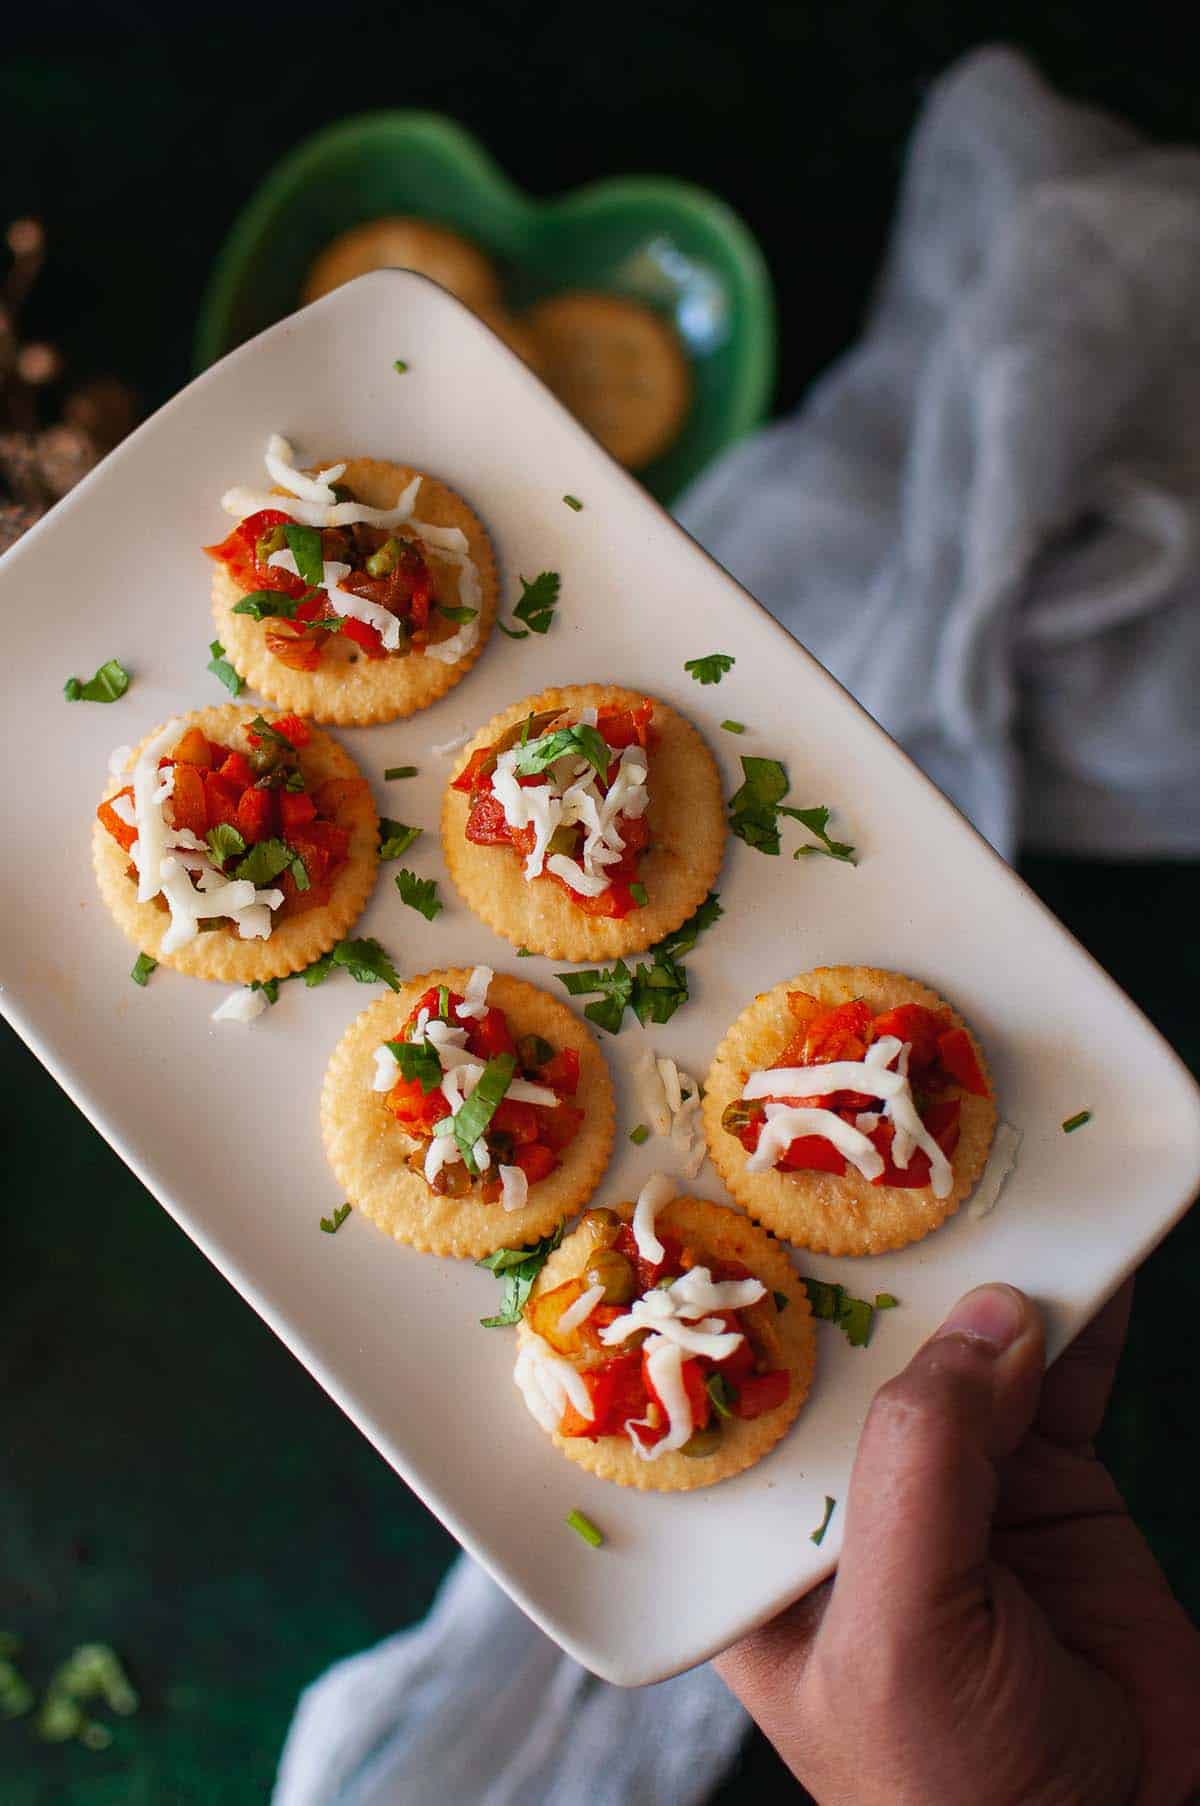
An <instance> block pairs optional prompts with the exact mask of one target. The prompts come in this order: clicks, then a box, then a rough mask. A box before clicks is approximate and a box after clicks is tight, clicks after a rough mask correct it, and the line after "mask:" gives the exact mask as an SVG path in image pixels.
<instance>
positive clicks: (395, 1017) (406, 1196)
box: [321, 967, 615, 1259]
mask: <svg viewBox="0 0 1200 1806" xmlns="http://www.w3.org/2000/svg"><path fill="white" fill-rule="evenodd" d="M469 976H470V968H469V967H453V968H451V969H449V970H447V971H439V972H427V973H424V974H422V975H421V976H419V977H416V978H412V979H409V980H407V981H406V983H405V985H404V987H403V989H402V990H400V991H398V992H396V993H394V994H389V995H388V996H386V997H380V998H379V999H378V1000H377V1001H376V1002H375V1003H372V1004H371V1005H370V1006H369V1007H368V1008H367V1009H365V1010H364V1011H363V1012H362V1014H361V1015H360V1016H359V1017H358V1018H357V1019H356V1020H355V1021H354V1022H352V1023H351V1025H350V1027H349V1028H348V1029H347V1031H346V1033H345V1035H344V1036H343V1037H342V1039H341V1041H340V1042H339V1043H338V1045H337V1047H336V1048H335V1049H334V1053H333V1057H332V1059H331V1060H330V1062H329V1068H328V1071H327V1073H326V1075H325V1084H324V1088H323V1090H322V1094H321V1126H322V1131H323V1134H324V1138H325V1151H326V1153H327V1154H328V1156H329V1162H330V1165H331V1166H332V1167H333V1170H334V1173H335V1174H336V1176H337V1181H338V1184H339V1185H340V1186H341V1187H342V1190H343V1191H344V1192H345V1194H346V1197H347V1198H348V1199H349V1200H350V1201H351V1202H352V1203H353V1204H354V1205H355V1206H356V1208H357V1209H358V1210H360V1211H361V1212H362V1214H363V1215H364V1216H367V1217H369V1218H370V1219H371V1221H372V1222H373V1223H375V1224H376V1225H377V1227H378V1228H380V1229H382V1230H383V1231H384V1232H385V1234H387V1235H390V1236H392V1237H393V1239H394V1240H396V1241H398V1242H407V1243H409V1244H410V1246H412V1247H414V1248H420V1249H422V1250H423V1251H424V1252H426V1253H428V1254H451V1255H458V1256H460V1257H462V1258H467V1257H473V1258H475V1259H478V1258H479V1257H480V1256H482V1255H484V1254H491V1253H492V1252H493V1251H494V1250H495V1249H497V1248H505V1247H522V1246H524V1244H525V1243H527V1242H533V1241H536V1240H538V1238H539V1237H541V1236H543V1235H547V1234H549V1232H550V1231H551V1230H552V1229H554V1228H555V1227H556V1226H557V1224H559V1223H560V1222H561V1221H562V1220H563V1218H564V1217H567V1216H570V1215H572V1214H573V1213H574V1212H575V1211H576V1210H579V1209H581V1208H582V1206H583V1205H584V1204H585V1203H586V1202H587V1200H588V1198H589V1197H590V1196H591V1194H592V1192H593V1191H594V1190H595V1188H596V1186H597V1185H598V1184H599V1182H600V1177H601V1174H602V1173H603V1171H604V1168H605V1166H606V1164H607V1162H608V1156H609V1153H610V1151H611V1149H612V1142H613V1128H614V1120H615V1110H614V1105H613V1090H612V1081H611V1080H610V1078H609V1076H608V1068H607V1066H606V1065H605V1063H604V1059H603V1056H602V1055H601V1053H600V1050H599V1048H598V1047H597V1045H596V1042H595V1040H594V1039H593V1037H592V1034H591V1032H590V1030H589V1029H588V1028H587V1027H586V1026H585V1025H584V1024H583V1023H582V1022H580V1020H579V1018H578V1017H577V1016H575V1015H574V1014H573V1013H572V1012H571V1011H570V1010H569V1009H567V1007H566V1006H565V1005H564V1004H561V1003H559V1002H557V1000H556V999H555V998H553V997H548V996H547V995H546V994H545V992H544V991H539V990H537V989H536V988H535V987H534V986H533V985H530V984H526V983H525V981H524V980H523V979H519V978H509V977H507V976H506V975H505V974H504V973H502V972H498V973H496V975H495V976H494V977H493V979H492V981H491V985H490V986H489V989H488V1002H489V1004H493V1005H494V1006H495V1007H496V1008H498V1009H501V1010H503V1011H504V1014H505V1016H506V1017H507V1018H508V1022H509V1026H510V1028H511V1029H512V1032H513V1034H514V1036H516V1037H518V1038H519V1037H520V1036H522V1035H541V1036H542V1037H543V1038H544V1039H545V1040H547V1041H549V1042H550V1044H551V1046H553V1047H555V1048H573V1049H574V1050H575V1051H576V1053H578V1055H579V1087H578V1090H577V1092H576V1094H575V1096H574V1098H573V1099H572V1100H571V1101H572V1102H573V1103H574V1104H576V1105H577V1106H578V1107H579V1108H580V1109H582V1111H583V1113H584V1116H583V1122H582V1124H581V1125H580V1127H579V1130H578V1132H577V1133H576V1135H575V1136H574V1137H573V1139H572V1140H571V1141H570V1142H569V1143H568V1145H567V1146H566V1148H565V1149H563V1150H562V1164H561V1165H560V1166H558V1167H557V1168H556V1169H555V1170H554V1171H553V1172H552V1173H550V1174H548V1175H547V1177H546V1178H544V1179H539V1180H538V1181H537V1183H536V1184H533V1185H531V1186H530V1188H529V1201H528V1203H527V1204H526V1205H525V1206H524V1208H522V1209H520V1210H512V1211H506V1210H505V1209H503V1207H502V1206H501V1205H500V1204H499V1203H495V1204H485V1203H483V1202H481V1201H480V1200H479V1199H477V1198H472V1197H449V1196H446V1197H443V1196H440V1195H439V1194H438V1193H437V1192H435V1191H434V1190H433V1189H432V1187H431V1186H430V1185H429V1184H428V1183H427V1182H426V1179H425V1176H424V1174H423V1173H422V1172H420V1171H419V1170H418V1169H416V1168H415V1167H412V1166H410V1165H408V1164H407V1160H406V1156H407V1155H408V1154H409V1153H410V1152H411V1151H412V1150H413V1149H414V1148H415V1147H416V1145H417V1144H416V1143H415V1142H414V1141H412V1140H411V1139H410V1138H409V1137H408V1136H407V1135H406V1134H405V1132H404V1130H403V1129H402V1128H401V1126H400V1125H399V1124H398V1123H397V1122H396V1121H395V1119H394V1118H393V1117H392V1116H391V1115H390V1114H389V1112H388V1111H387V1109H386V1108H385V1104H384V1095H385V1094H381V1093H380V1092H378V1091H374V1090H372V1088H371V1085H372V1075H373V1073H374V1068H375V1050H376V1048H377V1047H379V1046H381V1045H382V1043H383V1042H385V1041H388V1040H394V1039H395V1038H396V1037H397V1036H398V1035H399V1034H400V1031H401V1029H402V1028H403V1026H404V1024H405V1022H406V1021H407V1020H408V1017H409V1016H410V1015H411V1014H412V1011H413V1008H414V1006H415V1004H416V1002H417V1000H418V998H420V997H421V996H422V995H423V994H424V993H425V992H426V991H427V990H429V989H430V987H431V986H434V985H443V984H444V985H448V986H449V987H450V988H451V990H458V991H462V990H463V989H464V987H465V985H466V983H467V980H468V978H469Z"/></svg>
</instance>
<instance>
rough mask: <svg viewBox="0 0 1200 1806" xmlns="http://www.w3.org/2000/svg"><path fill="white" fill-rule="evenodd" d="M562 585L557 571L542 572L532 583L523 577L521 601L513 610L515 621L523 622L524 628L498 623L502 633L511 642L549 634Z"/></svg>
mask: <svg viewBox="0 0 1200 1806" xmlns="http://www.w3.org/2000/svg"><path fill="white" fill-rule="evenodd" d="M560 583H561V579H560V577H559V574H558V572H557V571H542V572H540V573H539V575H538V576H536V577H535V578H534V579H533V581H532V583H531V582H530V581H529V580H528V578H526V577H522V578H521V600H520V601H519V602H518V603H517V605H516V607H515V608H514V609H513V619H514V621H521V622H523V623H524V626H523V627H520V628H516V627H506V626H505V625H504V622H503V621H497V623H496V625H497V627H499V629H500V631H501V633H506V634H507V635H508V637H509V639H510V640H527V639H528V638H529V635H530V633H531V632H532V633H548V632H549V631H550V623H551V622H552V621H553V619H554V610H555V608H556V606H557V604H558V593H559V587H560Z"/></svg>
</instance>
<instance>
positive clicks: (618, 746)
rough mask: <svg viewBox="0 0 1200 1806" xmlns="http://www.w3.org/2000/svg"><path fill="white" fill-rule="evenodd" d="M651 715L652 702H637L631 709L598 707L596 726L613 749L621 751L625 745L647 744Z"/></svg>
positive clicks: (648, 741) (652, 712)
mask: <svg viewBox="0 0 1200 1806" xmlns="http://www.w3.org/2000/svg"><path fill="white" fill-rule="evenodd" d="M653 715H654V704H653V703H652V702H639V703H638V705H637V707H636V708H632V709H611V708H610V709H600V710H599V712H598V713H597V716H596V726H597V728H598V730H599V732H600V735H601V737H602V738H603V739H605V740H607V742H608V744H609V745H610V746H611V747H612V748H613V749H614V751H616V752H621V751H622V750H623V749H624V748H625V747H626V746H649V744H650V735H651V731H652V730H651V726H650V723H651V720H652V718H653Z"/></svg>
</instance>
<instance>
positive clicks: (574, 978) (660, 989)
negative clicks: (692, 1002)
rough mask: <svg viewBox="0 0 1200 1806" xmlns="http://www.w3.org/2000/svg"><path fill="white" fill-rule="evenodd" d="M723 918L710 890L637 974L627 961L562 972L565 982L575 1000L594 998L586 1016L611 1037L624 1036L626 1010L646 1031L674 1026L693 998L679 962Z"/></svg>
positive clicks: (641, 966)
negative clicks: (648, 1027) (663, 1025)
mask: <svg viewBox="0 0 1200 1806" xmlns="http://www.w3.org/2000/svg"><path fill="white" fill-rule="evenodd" d="M720 914H721V905H720V902H719V901H718V896H717V892H716V891H710V892H709V894H708V896H707V897H706V898H705V899H704V902H703V903H701V905H700V907H699V908H698V909H697V910H695V911H694V913H693V914H692V915H690V916H689V917H688V919H687V921H686V922H684V923H683V924H682V925H681V926H680V927H679V928H677V929H675V931H674V933H673V934H668V935H666V936H664V938H663V939H662V940H661V941H660V942H659V943H658V945H657V946H656V947H654V948H652V949H651V957H650V960H649V963H643V964H641V965H639V966H635V967H634V968H633V970H632V971H631V970H630V968H629V967H628V966H627V965H626V964H625V961H624V960H623V959H619V960H617V961H616V963H615V964H614V965H611V966H600V967H591V968H589V969H588V970H587V971H586V972H560V973H558V975H557V976H558V979H559V982H560V983H561V984H563V985H565V986H566V989H567V991H568V992H569V993H570V995H571V996H572V997H589V996H590V997H594V999H595V1001H594V1002H592V1003H589V1004H585V1005H584V1011H583V1013H584V1015H585V1016H586V1017H587V1019H588V1021H589V1022H594V1023H595V1024H596V1026H597V1028H602V1029H604V1030H605V1032H606V1033H607V1034H610V1035H616V1034H619V1033H620V1032H621V1024H622V1021H623V1019H624V1015H625V1011H626V1010H627V1009H630V1010H632V1011H633V1013H634V1015H635V1016H636V1017H637V1019H638V1021H639V1022H640V1023H641V1025H642V1027H643V1028H645V1026H646V1024H647V1023H648V1022H669V1021H670V1019H671V1017H672V1016H673V1015H674V1014H675V1012H676V1010H677V1009H678V1008H679V1006H680V1004H681V1003H686V1002H687V1000H688V980H687V973H686V972H685V971H684V969H683V967H682V966H681V965H680V963H679V959H680V955H682V954H684V953H689V952H690V951H691V949H692V948H693V947H694V946H695V944H696V940H697V937H698V936H699V934H700V933H701V931H702V930H703V929H705V928H709V927H711V926H712V924H713V923H714V922H715V921H716V919H717V917H718V916H719V915H720Z"/></svg>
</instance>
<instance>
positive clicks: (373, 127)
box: [193, 107, 776, 445]
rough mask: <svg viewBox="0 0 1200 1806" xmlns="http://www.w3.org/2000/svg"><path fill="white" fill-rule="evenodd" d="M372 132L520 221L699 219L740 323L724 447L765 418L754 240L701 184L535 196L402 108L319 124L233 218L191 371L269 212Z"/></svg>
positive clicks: (431, 118) (220, 342)
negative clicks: (672, 213)
mask: <svg viewBox="0 0 1200 1806" xmlns="http://www.w3.org/2000/svg"><path fill="white" fill-rule="evenodd" d="M380 127H384V128H386V129H388V130H389V131H395V132H399V133H403V135H405V136H406V137H410V138H411V137H413V136H416V137H418V138H421V139H424V141H425V142H426V143H427V144H429V145H432V146H434V147H436V148H439V149H441V150H442V151H443V152H445V153H446V154H447V155H448V156H449V157H451V158H453V159H454V160H456V161H457V162H458V164H459V166H460V168H461V167H466V168H467V169H469V171H470V172H471V174H472V175H473V177H474V179H475V182H476V184H477V185H478V186H480V187H486V188H489V189H490V190H491V192H492V194H493V196H494V198H495V200H496V201H498V202H503V204H504V205H505V206H506V207H507V208H508V209H509V210H515V211H517V212H520V213H522V214H525V215H529V214H531V213H534V212H537V213H545V212H547V211H550V212H553V211H554V210H555V209H556V208H558V207H559V206H563V205H566V204H570V206H571V207H572V209H575V208H577V207H578V206H579V204H580V203H581V202H582V203H583V205H584V208H585V209H588V208H594V207H597V206H600V207H607V206H611V205H612V204H613V202H614V201H618V202H619V201H625V200H636V201H639V202H642V203H645V202H647V201H649V202H654V201H667V202H669V203H670V204H671V205H673V206H676V207H680V208H682V209H684V210H685V211H687V212H690V213H691V214H692V215H693V216H695V217H696V218H698V219H700V220H702V221H703V222H704V224H705V225H707V226H709V227H710V228H711V229H713V230H714V231H715V232H717V233H718V234H719V235H720V236H721V237H722V238H723V239H724V240H725V242H726V243H727V244H728V246H729V247H730V250H731V252H732V254H733V259H734V265H735V271H736V277H737V281H738V283H739V285H740V289H741V295H740V300H741V304H742V309H743V314H744V322H745V323H744V328H743V332H742V334H741V335H740V336H741V340H742V354H741V355H742V360H743V363H742V368H741V370H740V372H739V374H738V378H737V383H736V388H734V389H733V390H732V393H731V416H732V418H731V423H730V430H729V432H728V434H727V436H726V437H725V444H727V445H728V444H732V443H733V442H734V441H735V440H737V439H740V438H741V437H742V436H743V435H744V434H746V433H748V432H749V431H750V430H751V429H752V428H753V427H755V426H757V425H758V424H759V422H760V421H761V420H763V419H764V418H765V417H766V414H767V410H768V408H769V406H770V402H771V396H772V391H773V387H774V382H775V363H776V316H775V297H774V291H773V288H772V284H771V277H770V272H769V271H768V269H767V264H766V259H765V258H764V256H763V254H762V250H761V249H760V247H759V244H758V241H757V240H756V239H755V237H754V235H753V233H752V232H751V231H750V228H749V227H748V226H747V225H746V224H745V222H744V221H743V220H742V219H741V217H740V216H739V215H738V214H737V213H735V212H734V210H733V208H732V207H731V206H730V205H729V204H728V202H726V201H723V200H721V199H719V197H718V196H717V195H715V194H713V193H712V192H711V191H710V190H709V189H707V188H701V187H699V186H698V185H697V184H695V183H692V182H684V181H680V180H679V179H678V178H677V177H674V176H609V177H605V178H603V179H601V180H598V181H594V182H586V183H583V184H582V185H581V186H580V187H578V188H573V189H570V190H568V191H567V193H565V194H560V195H556V196H553V197H550V198H549V199H547V200H538V199H535V198H534V197H533V196H531V195H528V194H526V193H525V192H524V191H523V190H522V189H520V188H518V187H517V186H516V184H515V183H514V182H512V181H511V180H510V179H509V177H508V176H507V175H506V174H505V172H504V171H503V170H502V169H501V168H500V166H499V164H498V163H496V162H495V160H494V159H493V158H492V157H491V156H490V155H489V154H488V152H487V151H486V150H485V149H484V148H483V146H482V145H481V144H480V143H479V141H478V139H476V138H475V137H473V136H472V134H471V133H470V132H468V131H467V130H466V129H465V128H464V127H463V126H461V125H459V124H458V123H457V121H455V120H453V119H449V118H447V117H446V116H445V115H444V114H441V113H432V112H425V111H421V110H419V109H412V108H404V107H397V108H387V109H382V110H377V111H374V112H369V113H356V114H355V115H353V117H351V118H349V119H342V120H338V121H337V122H336V123H335V124H333V125H329V126H325V127H323V128H322V129H321V130H320V131H318V132H314V133H313V134H312V136H311V137H309V138H305V139H303V140H302V141H301V142H300V143H299V144H298V145H296V146H295V147H294V148H293V149H292V150H290V151H288V152H287V153H286V154H285V155H284V156H283V157H282V158H280V160H279V161H278V162H277V163H276V164H274V165H273V167H272V168H271V169H270V170H269V171H268V172H267V174H266V176H265V177H264V178H263V180H262V182H261V183H260V184H259V186H258V188H256V189H255V191H254V193H253V194H252V195H251V197H250V199H249V200H248V201H247V202H246V204H245V206H244V207H243V208H242V210H241V212H240V213H239V214H238V215H237V218H236V219H235V220H234V223H233V226H232V227H231V229H230V231H229V234H228V236H227V237H226V239H225V241H224V243H223V244H222V246H221V248H220V250H219V251H218V253H217V257H216V261H215V262H214V264H213V268H212V274H211V275H210V277H209V280H208V283H207V285H206V287H205V290H204V295H203V298H202V300H201V303H200V317H199V322H198V325H197V328H196V337H195V346H194V352H193V357H194V363H195V370H196V373H197V374H199V372H200V371H201V370H206V369H207V368H208V366H209V365H210V364H213V363H215V362H216V361H217V359H218V358H220V357H223V356H224V355H225V353H226V352H227V351H232V350H233V348H234V347H233V345H232V344H231V343H230V342H229V323H230V319H231V316H232V312H233V306H234V302H235V298H236V294H237V289H238V285H239V283H240V280H241V272H242V269H243V267H244V265H245V262H246V260H247V257H248V256H249V253H250V251H251V249H252V248H253V246H254V245H255V244H256V243H257V242H258V240H259V238H260V236H261V234H262V232H263V230H264V227H265V224H266V222H267V221H268V220H269V218H270V217H271V215H272V214H273V213H274V212H275V211H276V209H277V208H278V207H279V206H280V205H281V203H282V202H283V201H284V200H286V199H287V198H289V197H290V196H291V194H292V193H293V192H294V191H295V190H296V189H297V188H298V187H300V186H302V185H303V184H304V182H305V181H306V180H307V179H308V175H309V172H310V169H311V168H312V166H313V165H314V164H316V163H318V162H319V161H321V160H322V159H323V158H324V156H325V155H326V153H327V152H328V150H329V149H330V147H331V146H334V145H341V144H343V143H345V142H346V141H348V140H353V139H355V138H359V137H361V136H363V135H364V134H365V133H374V132H376V131H378V130H379V129H380Z"/></svg>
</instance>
